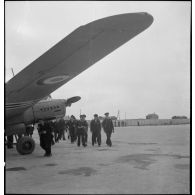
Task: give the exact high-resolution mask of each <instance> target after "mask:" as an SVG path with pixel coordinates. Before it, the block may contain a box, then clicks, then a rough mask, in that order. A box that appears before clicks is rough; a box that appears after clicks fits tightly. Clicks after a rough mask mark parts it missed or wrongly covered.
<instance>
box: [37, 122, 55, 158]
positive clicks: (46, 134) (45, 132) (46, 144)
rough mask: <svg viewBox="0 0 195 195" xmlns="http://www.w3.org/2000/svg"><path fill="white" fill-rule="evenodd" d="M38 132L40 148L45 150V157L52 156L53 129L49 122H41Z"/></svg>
mask: <svg viewBox="0 0 195 195" xmlns="http://www.w3.org/2000/svg"><path fill="white" fill-rule="evenodd" d="M38 132H39V135H40V146H41V147H42V148H43V149H44V150H45V154H44V156H48V157H49V156H51V155H52V154H51V145H52V139H53V136H52V128H51V125H50V123H49V121H42V120H41V121H39V124H38Z"/></svg>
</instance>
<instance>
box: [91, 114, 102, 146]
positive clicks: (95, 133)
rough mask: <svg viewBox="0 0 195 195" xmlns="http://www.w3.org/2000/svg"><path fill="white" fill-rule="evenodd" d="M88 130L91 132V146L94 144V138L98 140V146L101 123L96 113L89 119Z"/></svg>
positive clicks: (99, 143)
mask: <svg viewBox="0 0 195 195" xmlns="http://www.w3.org/2000/svg"><path fill="white" fill-rule="evenodd" d="M90 130H91V133H92V146H94V143H96V140H97V142H98V146H100V145H101V123H100V120H99V118H98V115H97V114H94V119H93V120H91V123H90Z"/></svg>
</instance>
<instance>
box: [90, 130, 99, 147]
mask: <svg viewBox="0 0 195 195" xmlns="http://www.w3.org/2000/svg"><path fill="white" fill-rule="evenodd" d="M96 140H97V142H98V145H99V146H100V145H101V133H100V132H93V133H92V145H94V144H95V143H96Z"/></svg>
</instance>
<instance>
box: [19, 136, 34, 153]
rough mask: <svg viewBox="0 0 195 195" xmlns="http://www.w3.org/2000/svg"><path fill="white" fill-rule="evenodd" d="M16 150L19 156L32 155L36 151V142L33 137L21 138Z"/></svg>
mask: <svg viewBox="0 0 195 195" xmlns="http://www.w3.org/2000/svg"><path fill="white" fill-rule="evenodd" d="M16 149H17V151H18V153H19V154H23V155H24V154H31V153H32V152H33V151H34V149H35V142H34V140H33V139H32V138H31V137H28V136H24V137H21V138H20V139H18V142H17V144H16Z"/></svg>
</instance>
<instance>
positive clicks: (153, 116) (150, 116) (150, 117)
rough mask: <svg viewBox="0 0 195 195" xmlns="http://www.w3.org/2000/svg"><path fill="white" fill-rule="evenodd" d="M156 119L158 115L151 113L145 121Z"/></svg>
mask: <svg viewBox="0 0 195 195" xmlns="http://www.w3.org/2000/svg"><path fill="white" fill-rule="evenodd" d="M158 118H159V117H158V115H157V114H155V113H153V114H148V115H147V116H146V119H158Z"/></svg>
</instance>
